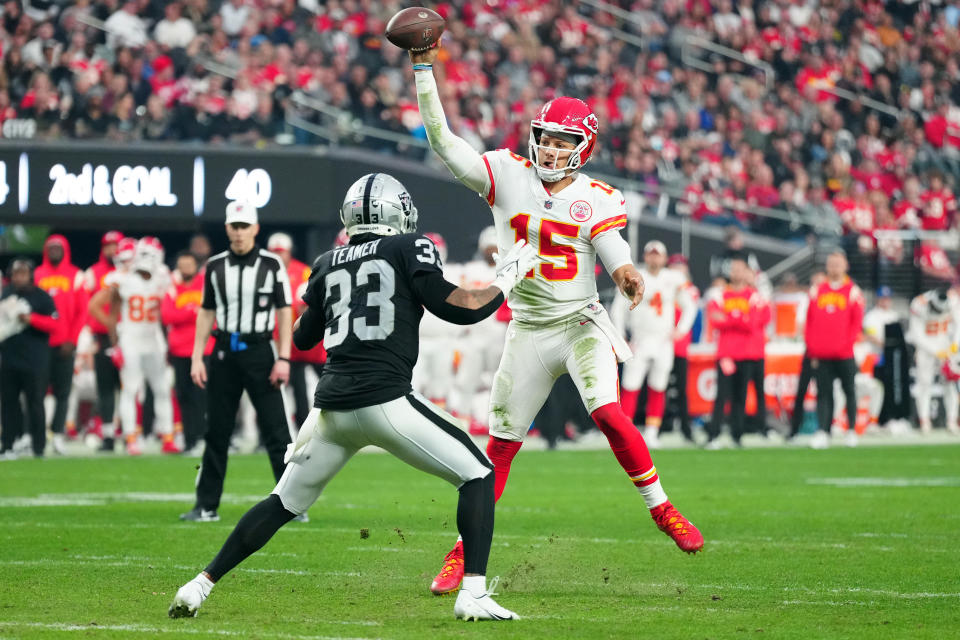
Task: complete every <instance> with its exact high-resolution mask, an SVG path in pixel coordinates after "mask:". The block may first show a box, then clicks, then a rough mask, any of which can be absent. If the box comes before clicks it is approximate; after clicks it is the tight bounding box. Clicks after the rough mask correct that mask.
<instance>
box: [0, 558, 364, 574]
mask: <svg viewBox="0 0 960 640" xmlns="http://www.w3.org/2000/svg"><path fill="white" fill-rule="evenodd" d="M134 560H135V561H129V560H102V559H101V560H89V559H84V558H62V559H58V560H54V559H48V558H42V559H39V560H0V566H11V567H20V566H23V567H33V566H45V565H96V566H98V567H141V568H142V567H143V566H144V562H147V560H137V559H134ZM150 562H153V564H154V565H155V566H160V567H161V568H163V569H177V570H178V571H196V570H197V567H196V566H195V565H185V564H167V561H166V560H153V561H150ZM234 571H240V572H242V573H278V574H283V575H289V576H332V577H335V578H359V577H362V576H363V574H362V573H360V572H357V571H302V570H299V569H254V568H247V567H237V568H236V569H234Z"/></svg>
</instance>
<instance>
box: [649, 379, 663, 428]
mask: <svg viewBox="0 0 960 640" xmlns="http://www.w3.org/2000/svg"><path fill="white" fill-rule="evenodd" d="M666 405H667V392H666V391H654V390H653V389H651V388H650V387H647V424H649V425H652V426H656V427H659V426H660V423H661V422H663V408H664V407H665V406H666Z"/></svg>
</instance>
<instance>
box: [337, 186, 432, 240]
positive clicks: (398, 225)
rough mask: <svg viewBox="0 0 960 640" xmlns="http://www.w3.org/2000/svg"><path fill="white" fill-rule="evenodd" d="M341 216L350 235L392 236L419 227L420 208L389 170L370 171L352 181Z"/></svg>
mask: <svg viewBox="0 0 960 640" xmlns="http://www.w3.org/2000/svg"><path fill="white" fill-rule="evenodd" d="M340 220H341V221H342V222H343V226H344V227H346V230H347V234H349V235H351V236H354V235H357V234H361V233H375V234H377V235H381V236H393V235H397V234H400V233H411V232H413V231H416V230H417V208H416V207H415V206H413V200H412V199H411V198H410V194H409V193H408V192H407V189H406V187H404V186H403V185H402V184H400V181H399V180H397V179H396V178H394V177H393V176H391V175H388V174H386V173H369V174H367V175H365V176H363V177H362V178H360V179H359V180H357V181H356V182H354V183H353V184H352V185H350V188H349V189H348V190H347V195H346V197H345V198H344V199H343V205H342V206H341V207H340Z"/></svg>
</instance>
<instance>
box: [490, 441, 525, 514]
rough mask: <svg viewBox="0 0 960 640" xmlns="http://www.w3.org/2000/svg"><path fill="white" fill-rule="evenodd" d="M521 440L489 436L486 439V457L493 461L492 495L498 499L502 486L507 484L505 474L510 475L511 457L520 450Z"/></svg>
mask: <svg viewBox="0 0 960 640" xmlns="http://www.w3.org/2000/svg"><path fill="white" fill-rule="evenodd" d="M522 444H523V442H518V441H516V440H504V439H502V438H497V437H496V436H491V437H490V440H488V441H487V457H488V458H490V462H492V463H493V473H494V476H493V497H494V499H495V500H499V499H500V495H501V494H502V493H503V488H504V487H505V486H507V476H509V475H510V463H512V462H513V457H514V456H515V455H517V451H520V446H521V445H522Z"/></svg>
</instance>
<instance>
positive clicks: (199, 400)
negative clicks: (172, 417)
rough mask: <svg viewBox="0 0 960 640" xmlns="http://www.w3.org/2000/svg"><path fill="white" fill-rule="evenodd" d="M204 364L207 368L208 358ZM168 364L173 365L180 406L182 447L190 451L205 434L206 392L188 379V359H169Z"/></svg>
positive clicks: (175, 387) (208, 365) (208, 364)
mask: <svg viewBox="0 0 960 640" xmlns="http://www.w3.org/2000/svg"><path fill="white" fill-rule="evenodd" d="M204 362H205V363H206V365H207V368H209V367H210V361H209V358H204ZM170 364H171V365H173V373H174V392H175V393H176V394H177V402H178V403H179V404H180V419H181V421H182V422H183V442H184V446H185V447H186V448H187V449H192V448H193V446H194V445H195V444H197V442H199V441H201V440H203V436H204V434H206V432H207V392H206V391H204V390H203V389H201V388H200V387H198V386H197V385H195V384H193V380H191V379H190V358H177V357H171V358H170Z"/></svg>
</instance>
